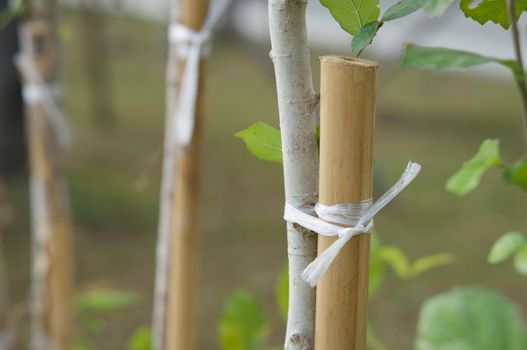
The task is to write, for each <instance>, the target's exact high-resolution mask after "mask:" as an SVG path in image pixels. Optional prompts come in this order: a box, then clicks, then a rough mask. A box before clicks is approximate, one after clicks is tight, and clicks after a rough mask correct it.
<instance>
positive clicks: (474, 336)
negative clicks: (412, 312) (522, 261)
mask: <svg viewBox="0 0 527 350" xmlns="http://www.w3.org/2000/svg"><path fill="white" fill-rule="evenodd" d="M431 349H434V350H440V349H441V350H469V349H470V350H476V349H477V350H497V349H507V350H525V349H527V339H526V332H525V326H524V323H523V321H522V319H521V317H520V315H519V314H518V311H517V310H516V309H515V308H514V306H513V305H512V304H511V303H510V302H509V301H507V300H506V299H505V298H504V297H502V296H501V295H499V294H496V293H494V292H492V291H488V290H485V289H481V288H458V289H454V290H452V291H450V292H447V293H443V294H440V295H438V296H435V297H433V298H431V299H429V300H427V301H426V302H425V304H424V306H423V308H422V309H421V313H420V317H419V323H418V327H417V337H416V341H415V350H431Z"/></svg>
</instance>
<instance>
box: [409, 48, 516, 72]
mask: <svg viewBox="0 0 527 350" xmlns="http://www.w3.org/2000/svg"><path fill="white" fill-rule="evenodd" d="M485 63H498V64H501V65H502V66H504V67H506V68H508V69H510V70H511V71H512V72H513V74H515V75H517V74H518V72H519V71H520V68H519V66H518V63H517V62H516V61H514V60H502V59H499V58H494V57H487V56H482V55H479V54H476V53H473V52H468V51H460V50H452V49H447V48H443V47H425V46H418V45H414V44H407V45H406V47H405V49H404V51H403V55H402V56H401V64H402V65H403V66H405V67H413V68H436V69H438V70H448V69H463V68H470V67H473V66H477V65H480V64H485Z"/></svg>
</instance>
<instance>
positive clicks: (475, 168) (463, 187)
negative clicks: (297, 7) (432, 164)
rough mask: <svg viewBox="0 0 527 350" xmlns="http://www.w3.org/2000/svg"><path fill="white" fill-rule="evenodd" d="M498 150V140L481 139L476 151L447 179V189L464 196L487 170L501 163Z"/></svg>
mask: <svg viewBox="0 0 527 350" xmlns="http://www.w3.org/2000/svg"><path fill="white" fill-rule="evenodd" d="M499 152H500V151H499V140H485V141H483V143H482V144H481V146H480V147H479V151H478V153H477V154H476V155H475V156H474V157H473V158H472V159H470V160H469V161H467V162H465V163H464V164H463V167H462V168H461V169H460V170H458V171H457V172H456V173H455V174H454V175H452V176H451V177H450V179H448V181H447V184H446V189H447V191H448V192H451V193H454V194H456V195H458V196H464V195H465V194H467V193H469V192H470V191H472V190H474V189H475V188H476V187H478V185H479V183H480V181H481V177H482V176H483V174H485V172H486V171H487V170H489V169H490V168H492V167H493V166H496V165H499V164H501V160H500V153H499Z"/></svg>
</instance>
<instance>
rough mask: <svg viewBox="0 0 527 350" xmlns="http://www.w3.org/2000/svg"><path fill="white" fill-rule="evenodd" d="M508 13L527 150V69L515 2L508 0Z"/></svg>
mask: <svg viewBox="0 0 527 350" xmlns="http://www.w3.org/2000/svg"><path fill="white" fill-rule="evenodd" d="M507 11H508V15H509V20H510V22H511V29H512V40H513V43H514V52H515V54H516V60H517V61H518V66H519V71H518V72H515V76H514V78H515V80H516V85H517V86H518V90H519V91H520V96H521V99H522V105H523V118H522V121H523V138H524V141H525V148H526V150H527V84H526V81H525V69H524V66H523V59H522V51H521V44H520V31H519V30H518V23H517V22H516V4H515V0H507Z"/></svg>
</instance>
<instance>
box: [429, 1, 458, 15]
mask: <svg viewBox="0 0 527 350" xmlns="http://www.w3.org/2000/svg"><path fill="white" fill-rule="evenodd" d="M454 1H455V0H422V1H421V6H422V8H423V9H424V10H425V11H426V13H428V14H429V15H431V16H441V15H442V14H443V13H445V11H446V10H448V8H449V7H450V5H452V4H453V3H454Z"/></svg>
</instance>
